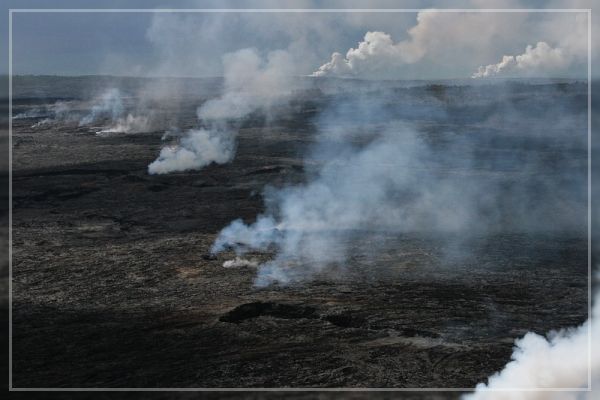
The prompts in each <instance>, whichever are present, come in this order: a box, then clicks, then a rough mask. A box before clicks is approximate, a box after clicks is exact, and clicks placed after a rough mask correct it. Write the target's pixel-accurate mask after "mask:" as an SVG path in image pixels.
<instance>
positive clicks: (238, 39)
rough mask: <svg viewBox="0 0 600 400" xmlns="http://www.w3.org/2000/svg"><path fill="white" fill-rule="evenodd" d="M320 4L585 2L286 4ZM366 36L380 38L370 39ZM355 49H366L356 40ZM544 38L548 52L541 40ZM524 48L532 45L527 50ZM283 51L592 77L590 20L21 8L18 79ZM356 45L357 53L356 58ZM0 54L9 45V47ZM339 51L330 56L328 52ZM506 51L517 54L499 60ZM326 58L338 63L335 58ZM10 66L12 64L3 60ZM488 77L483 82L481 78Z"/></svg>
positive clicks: (355, 67)
mask: <svg viewBox="0 0 600 400" xmlns="http://www.w3.org/2000/svg"><path fill="white" fill-rule="evenodd" d="M95 3H97V4H94V2H81V1H79V2H77V1H54V2H48V1H45V2H42V1H19V2H12V3H11V2H10V1H9V2H8V6H9V7H12V8H31V7H56V8H66V7H76V8H80V7H82V6H86V7H93V6H96V7H102V8H109V7H120V8H124V7H128V8H137V7H143V8H156V7H158V8H163V7H175V8H182V7H183V8H202V7H205V8H211V7H215V6H216V7H238V8H239V7H258V8H263V7H281V3H282V2H275V1H252V2H250V1H245V2H244V1H231V2H223V1H220V2H216V1H213V2H210V1H181V2H174V3H173V2H172V4H165V2H161V1H103V2H95ZM284 4H285V6H287V7H291V6H295V7H298V8H314V7H321V6H324V7H333V8H338V7H352V6H355V7H366V6H365V4H368V7H382V8H386V7H403V8H405V7H410V8H412V7H415V8H428V7H435V6H436V5H437V6H439V7H444V8H447V7H450V6H455V7H465V8H478V7H487V8H490V7H502V8H505V7H515V8H522V7H532V8H537V7H541V6H543V7H560V8H566V7H581V8H587V7H589V2H585V1H581V2H577V1H556V2H552V1H529V2H525V1H511V0H507V1H454V2H450V1H443V2H442V1H404V2H402V1H381V2H368V3H366V2H358V1H357V2H347V1H346V2H341V1H338V2H335V1H333V2H332V1H330V2H322V1H321V2H319V1H297V2H294V3H291V2H285V3H284ZM367 32H377V34H375V35H371V36H369V39H368V40H365V34H366V33H367ZM360 42H364V43H362V44H361V45H359V43H360ZM540 42H542V43H543V44H542V45H538V44H539V43H540ZM527 46H531V47H530V48H529V49H528V48H527ZM243 48H255V49H257V50H258V52H259V53H260V54H261V55H263V56H264V57H265V58H267V57H268V56H269V53H270V52H272V51H276V50H282V51H285V52H287V53H289V55H290V56H291V57H292V59H293V61H294V63H293V65H294V67H293V68H291V70H290V73H291V74H310V73H312V72H314V71H316V70H317V69H319V67H321V66H323V67H322V70H323V72H322V74H329V75H349V76H356V77H367V78H377V77H386V78H388V77H390V78H405V79H414V78H454V77H469V76H471V75H473V74H475V73H477V71H478V70H479V67H480V66H481V67H482V68H483V69H481V70H479V71H480V73H481V76H487V75H507V76H509V75H526V76H538V75H540V76H573V77H585V76H586V73H587V72H586V71H587V69H586V65H587V15H586V13H578V14H574V13H537V14H534V13H510V14H508V13H494V14H489V13H486V14H482V13H465V14H448V13H444V14H441V13H435V14H432V13H422V14H417V13H390V12H385V13H334V14H331V13H327V14H292V13H277V14H267V13H253V14H240V13H235V14H225V13H218V14H215V13H175V14H164V13H161V14H158V13H14V14H13V73H15V74H59V75H82V74H113V75H142V76H146V75H151V76H154V75H160V76H165V75H167V76H219V75H222V72H223V66H222V57H223V55H225V54H227V53H231V52H234V51H236V50H239V49H243ZM350 49H354V51H352V50H351V51H349V50H350ZM2 50H3V53H4V54H6V53H7V49H6V48H3V49H2ZM334 52H338V53H340V56H336V57H337V58H336V59H334V60H332V59H331V57H332V53H334ZM503 56H512V59H510V58H509V59H505V60H503ZM330 60H331V62H330ZM2 67H3V70H2V72H3V73H6V72H7V71H8V66H7V63H3V65H2ZM486 74H487V75H486Z"/></svg>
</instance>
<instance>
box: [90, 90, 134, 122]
mask: <svg viewBox="0 0 600 400" xmlns="http://www.w3.org/2000/svg"><path fill="white" fill-rule="evenodd" d="M123 112H124V107H123V100H122V98H121V92H120V91H119V89H116V88H112V89H108V90H106V91H105V92H104V93H102V95H100V97H98V98H97V99H96V100H95V101H94V104H93V105H92V108H91V110H90V112H89V113H88V114H86V115H85V116H84V117H83V118H81V120H80V121H79V126H83V125H89V124H91V123H93V122H95V121H97V120H99V119H100V118H109V119H110V120H111V121H116V120H117V119H118V118H119V117H120V116H121V115H122V114H123Z"/></svg>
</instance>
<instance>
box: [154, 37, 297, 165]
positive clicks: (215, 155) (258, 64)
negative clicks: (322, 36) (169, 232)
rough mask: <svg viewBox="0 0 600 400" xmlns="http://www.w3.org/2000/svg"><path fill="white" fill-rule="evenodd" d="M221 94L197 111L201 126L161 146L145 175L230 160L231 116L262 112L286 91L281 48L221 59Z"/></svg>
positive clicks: (288, 68) (287, 66)
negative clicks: (167, 144)
mask: <svg viewBox="0 0 600 400" xmlns="http://www.w3.org/2000/svg"><path fill="white" fill-rule="evenodd" d="M223 66H224V79H225V81H224V89H223V94H222V95H221V96H220V97H219V98H217V99H212V100H209V101H207V102H205V103H204V104H203V105H202V106H201V107H200V108H199V109H198V112H197V113H198V118H199V119H200V121H201V123H202V125H203V126H204V128H202V129H194V130H191V131H189V132H188V133H187V134H186V136H185V137H184V138H183V139H182V140H181V141H180V142H179V144H178V145H177V146H167V147H165V148H163V149H162V150H161V152H160V155H159V157H158V158H157V159H156V160H155V161H154V162H152V163H151V164H150V165H149V166H148V173H150V174H165V173H169V172H174V171H185V170H191V169H201V168H202V167H204V166H206V165H209V164H211V163H217V164H224V163H227V162H229V161H231V160H232V159H233V156H234V155H235V149H236V137H237V129H236V128H235V124H236V123H237V121H236V120H239V119H240V118H243V117H245V116H248V115H249V114H251V113H253V112H255V111H259V110H260V111H263V112H266V111H268V110H269V108H270V107H271V106H272V105H273V104H274V102H275V101H280V100H282V99H284V98H285V97H286V96H288V95H289V94H290V93H291V78H292V76H291V73H292V71H293V65H292V62H291V59H290V56H289V54H288V53H287V52H285V51H273V52H270V53H269V54H268V56H267V59H266V61H263V60H262V59H261V57H260V55H259V54H258V53H257V51H256V50H254V49H243V50H239V51H237V52H234V53H230V54H227V55H225V56H224V57H223Z"/></svg>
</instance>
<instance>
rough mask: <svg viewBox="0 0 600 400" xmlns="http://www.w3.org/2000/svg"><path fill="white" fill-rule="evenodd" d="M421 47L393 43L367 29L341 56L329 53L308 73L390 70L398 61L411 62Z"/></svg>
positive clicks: (417, 55) (422, 51)
mask: <svg viewBox="0 0 600 400" xmlns="http://www.w3.org/2000/svg"><path fill="white" fill-rule="evenodd" d="M423 54H424V50H423V49H422V48H419V47H418V46H415V45H414V43H413V42H410V41H403V42H398V43H394V41H393V40H392V38H391V36H390V35H388V34H387V33H384V32H367V33H366V34H365V37H364V40H363V41H362V42H360V43H359V44H358V47H357V48H356V49H354V48H351V49H350V50H348V52H347V53H346V57H344V56H343V55H342V54H340V53H337V52H335V53H333V54H332V56H331V61H329V62H328V63H326V64H323V65H321V66H320V67H319V69H318V70H316V71H315V72H313V73H312V76H353V75H370V74H374V73H377V72H378V71H381V70H388V71H389V70H390V69H393V68H395V67H398V66H399V65H402V64H408V63H414V62H416V61H418V60H419V59H420V58H421V57H422V56H423Z"/></svg>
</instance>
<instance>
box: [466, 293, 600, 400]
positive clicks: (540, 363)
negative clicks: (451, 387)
mask: <svg viewBox="0 0 600 400" xmlns="http://www.w3.org/2000/svg"><path fill="white" fill-rule="evenodd" d="M599 301H600V294H596V297H595V302H594V307H593V310H592V319H591V320H588V321H586V322H585V323H584V324H583V325H581V326H579V327H576V328H572V329H566V330H561V331H555V332H550V333H549V334H548V335H547V337H544V336H540V335H538V334H535V333H532V332H530V333H527V334H526V335H525V336H524V337H522V338H521V339H518V340H517V341H516V342H515V349H514V352H513V354H512V357H511V359H512V360H511V361H510V362H509V363H508V364H506V367H504V369H503V370H502V371H500V372H498V373H496V374H494V375H492V376H491V377H490V378H489V379H488V383H487V384H485V383H480V384H478V385H477V387H476V391H475V392H474V393H472V394H468V395H465V396H463V399H464V400H503V399H520V400H537V399H544V400H546V399H550V400H563V399H564V400H567V399H590V400H591V399H592V398H593V397H592V393H591V392H568V391H564V392H547V391H522V392H515V391H506V392H499V391H494V390H502V389H535V388H559V389H560V388H564V389H583V388H587V387H588V367H590V368H591V371H592V382H591V383H590V384H591V386H592V387H597V385H598V384H600V351H599V350H598V348H597V347H598V346H592V348H591V349H590V348H589V343H590V342H589V341H591V343H595V344H597V343H600V322H599V321H600V303H599ZM588 340H589V341H588ZM590 351H592V354H591V355H590ZM588 357H590V358H591V365H590V364H589V363H588V361H589V360H588Z"/></svg>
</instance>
